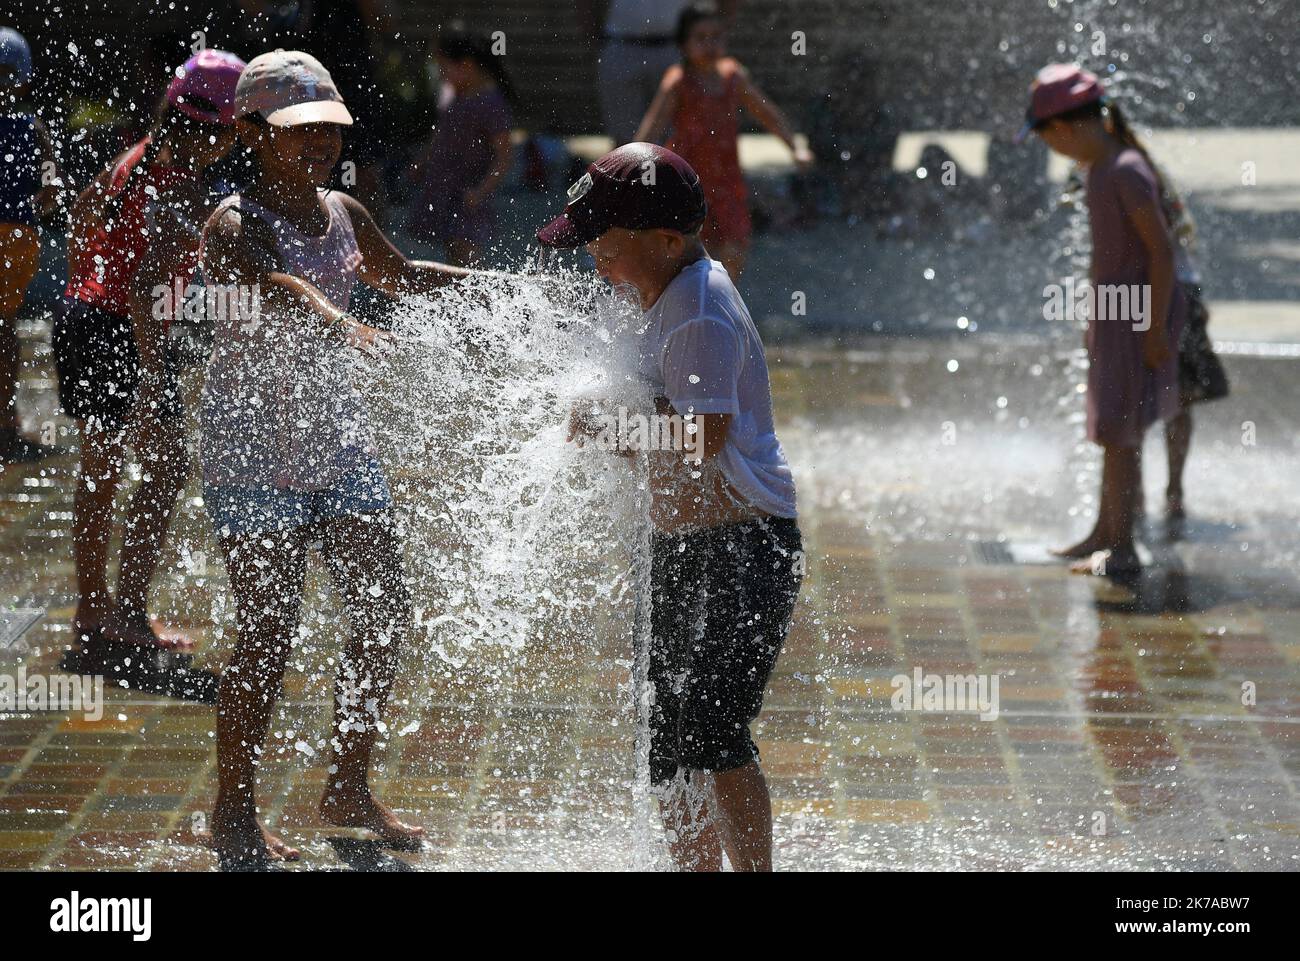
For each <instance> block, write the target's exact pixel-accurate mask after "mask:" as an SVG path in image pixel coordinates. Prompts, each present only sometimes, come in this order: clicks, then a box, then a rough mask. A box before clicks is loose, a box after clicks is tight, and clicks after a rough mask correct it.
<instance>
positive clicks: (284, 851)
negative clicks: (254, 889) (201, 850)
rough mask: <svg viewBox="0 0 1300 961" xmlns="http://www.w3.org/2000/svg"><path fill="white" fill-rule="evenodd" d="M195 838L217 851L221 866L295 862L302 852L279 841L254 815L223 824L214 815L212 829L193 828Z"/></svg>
mask: <svg viewBox="0 0 1300 961" xmlns="http://www.w3.org/2000/svg"><path fill="white" fill-rule="evenodd" d="M194 838H195V840H197V841H198V842H199V843H200V844H202V845H203V846H204V847H206V848H208V849H210V850H212V851H215V852H216V853H217V856H218V857H219V858H221V866H222V867H223V868H228V867H239V866H244V865H247V866H255V865H257V864H261V863H265V862H268V861H269V862H279V861H297V860H298V859H299V858H300V857H302V852H300V851H299V850H298V849H297V848H295V847H291V846H290V845H288V844H286V843H285V842H284V841H282V840H280V838H278V837H276V836H275V835H274V834H272V833H271V832H270V831H268V830H267V829H266V828H264V827H263V826H262V824H261V822H259V821H258V820H257V819H256V818H240V819H239V820H238V822H229V823H225V822H222V821H220V820H218V819H217V818H216V817H213V819H212V829H211V830H198V831H195V832H194Z"/></svg>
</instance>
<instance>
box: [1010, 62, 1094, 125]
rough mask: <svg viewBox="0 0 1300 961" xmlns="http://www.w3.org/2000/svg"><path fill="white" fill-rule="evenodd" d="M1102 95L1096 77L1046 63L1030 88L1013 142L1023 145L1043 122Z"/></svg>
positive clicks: (1079, 69)
mask: <svg viewBox="0 0 1300 961" xmlns="http://www.w3.org/2000/svg"><path fill="white" fill-rule="evenodd" d="M1105 96H1106V88H1105V87H1103V86H1102V85H1101V81H1100V80H1098V79H1097V76H1096V74H1093V73H1090V72H1088V71H1087V70H1084V69H1083V68H1082V67H1080V66H1079V65H1078V64H1074V63H1049V64H1048V65H1047V66H1046V67H1044V68H1043V69H1042V70H1040V71H1038V76H1037V77H1035V78H1034V82H1033V84H1032V85H1030V87H1029V109H1028V110H1026V111H1025V125H1024V126H1023V127H1021V128H1020V132H1019V133H1017V134H1016V143H1024V141H1025V138H1026V137H1028V136H1029V135H1030V133H1032V132H1033V131H1034V130H1035V129H1037V128H1038V127H1039V126H1041V125H1042V124H1043V122H1044V121H1047V120H1051V119H1052V118H1053V117H1059V116H1060V115H1061V114H1063V113H1069V112H1070V111H1071V110H1076V109H1078V108H1079V107H1086V106H1087V105H1088V104H1090V103H1096V102H1097V101H1098V100H1101V99H1102V98H1103V97H1105Z"/></svg>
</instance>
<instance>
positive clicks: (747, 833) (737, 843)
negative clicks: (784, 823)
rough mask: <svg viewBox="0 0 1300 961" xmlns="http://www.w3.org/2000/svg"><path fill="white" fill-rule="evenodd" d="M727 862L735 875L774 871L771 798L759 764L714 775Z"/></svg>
mask: <svg viewBox="0 0 1300 961" xmlns="http://www.w3.org/2000/svg"><path fill="white" fill-rule="evenodd" d="M713 793H714V797H715V798H716V803H717V806H718V814H719V818H718V820H719V821H720V822H721V823H720V826H721V831H722V842H723V844H724V845H725V846H726V849H727V859H728V860H729V861H731V867H732V869H733V870H736V871H771V870H772V798H771V797H770V796H769V794H768V793H767V781H766V779H765V778H764V777H763V771H762V769H761V768H760V767H759V766H758V762H757V761H752V762H750V763H749V764H746V765H745V766H744V767H738V768H736V769H735V770H732V771H719V772H715V773H714V775H713Z"/></svg>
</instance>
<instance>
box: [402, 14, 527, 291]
mask: <svg viewBox="0 0 1300 961" xmlns="http://www.w3.org/2000/svg"><path fill="white" fill-rule="evenodd" d="M437 57H438V70H439V72H440V74H441V76H442V79H443V88H442V95H441V98H440V102H439V109H438V120H437V123H436V125H435V126H434V129H433V138H432V139H431V140H430V141H429V146H428V148H427V149H426V150H425V152H424V155H423V157H422V158H421V160H420V161H419V163H418V164H417V165H416V166H415V168H414V170H413V171H412V176H413V177H414V178H415V179H416V181H417V183H418V184H419V193H418V194H417V200H416V203H415V206H414V208H413V211H412V214H411V218H410V231H411V234H412V235H413V236H414V237H416V238H417V239H419V240H422V241H424V242H426V243H442V244H443V245H445V248H446V259H447V261H448V262H450V263H452V264H458V265H461V266H465V265H469V264H474V263H478V262H479V260H480V259H481V258H482V255H483V251H484V249H485V248H486V247H487V246H488V245H489V244H490V243H491V242H492V239H493V237H494V236H495V234H496V226H497V225H496V212H495V211H494V210H493V207H492V197H493V195H494V194H495V193H496V191H497V189H498V188H499V187H500V186H501V182H502V181H503V180H504V179H505V177H506V174H507V173H509V171H510V165H511V145H510V122H511V121H510V108H511V106H512V105H514V104H515V103H516V98H515V92H514V86H513V85H512V84H511V82H510V77H509V76H508V75H507V74H506V70H505V67H504V66H503V65H502V61H501V58H500V57H498V56H496V55H495V54H494V53H493V52H492V42H491V41H490V40H489V39H488V38H487V37H485V36H481V35H479V34H474V33H468V32H465V31H463V30H448V31H445V32H444V33H443V34H442V35H441V37H439V39H438V54H437Z"/></svg>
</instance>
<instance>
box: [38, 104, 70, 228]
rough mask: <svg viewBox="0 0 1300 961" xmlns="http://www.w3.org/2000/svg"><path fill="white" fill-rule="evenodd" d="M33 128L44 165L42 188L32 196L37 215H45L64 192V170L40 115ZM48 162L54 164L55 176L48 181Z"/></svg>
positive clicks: (40, 160) (42, 164) (41, 163)
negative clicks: (46, 169)
mask: <svg viewBox="0 0 1300 961" xmlns="http://www.w3.org/2000/svg"><path fill="white" fill-rule="evenodd" d="M32 129H33V130H35V132H36V144H37V147H38V149H39V151H40V154H39V162H40V165H41V167H42V170H41V188H40V189H39V190H37V191H36V195H35V196H34V197H32V203H33V205H34V206H35V207H36V215H37V216H38V217H44V216H45V215H46V214H48V213H49V212H50V211H51V210H53V209H54V206H55V204H57V203H58V202H59V197H60V196H61V195H62V193H63V171H62V170H60V169H59V162H58V160H57V159H56V155H55V153H54V142H53V141H52V140H51V139H50V131H49V130H48V129H47V128H46V126H45V124H44V122H43V121H42V120H41V119H40V118H39V117H38V118H36V120H35V122H34V123H33V124H32ZM46 163H50V164H53V165H54V178H53V179H52V180H50V181H49V182H46V178H45V171H44V167H45V164H46Z"/></svg>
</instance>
